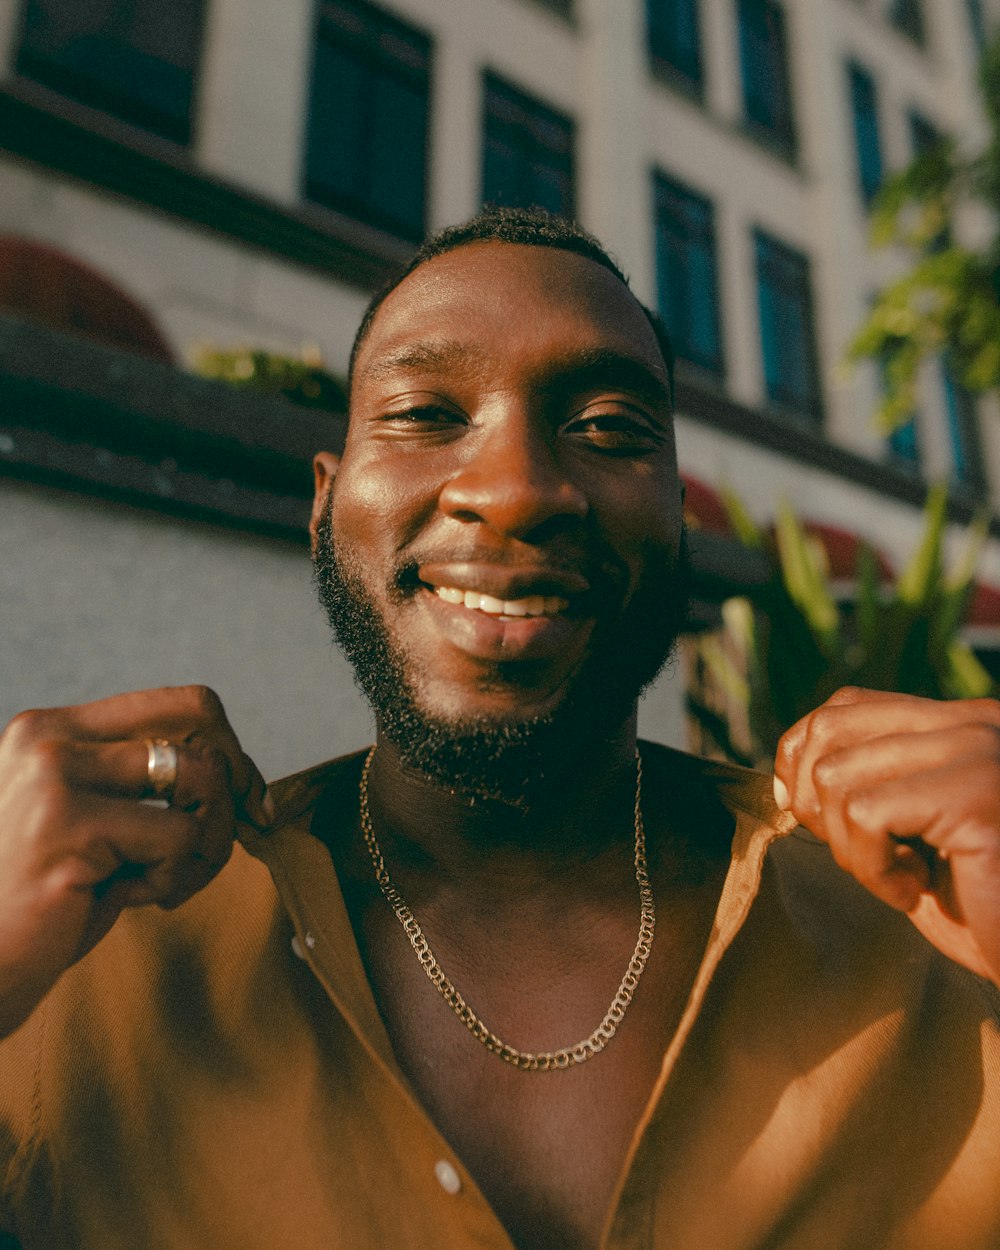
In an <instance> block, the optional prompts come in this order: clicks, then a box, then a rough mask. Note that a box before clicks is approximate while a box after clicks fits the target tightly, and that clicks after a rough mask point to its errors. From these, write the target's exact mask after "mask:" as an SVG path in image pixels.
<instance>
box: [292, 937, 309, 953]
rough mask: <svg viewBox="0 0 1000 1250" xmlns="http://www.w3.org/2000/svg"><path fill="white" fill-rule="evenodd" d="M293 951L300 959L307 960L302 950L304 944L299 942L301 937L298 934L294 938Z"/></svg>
mask: <svg viewBox="0 0 1000 1250" xmlns="http://www.w3.org/2000/svg"><path fill="white" fill-rule="evenodd" d="M292 950H293V951H294V952H295V953H296V955H298V957H299V959H305V957H306V953H305V951H304V950H303V949H302V943H301V942H300V941H299V935H298V934H297V933H296V934H295V935H294V937H293V938H292Z"/></svg>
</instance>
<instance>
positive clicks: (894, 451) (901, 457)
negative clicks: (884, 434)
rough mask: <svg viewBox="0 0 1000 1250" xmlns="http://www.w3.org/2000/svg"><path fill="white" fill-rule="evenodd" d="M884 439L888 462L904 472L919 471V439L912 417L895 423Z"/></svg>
mask: <svg viewBox="0 0 1000 1250" xmlns="http://www.w3.org/2000/svg"><path fill="white" fill-rule="evenodd" d="M885 441H886V449H887V451H888V453H889V462H890V464H892V465H894V466H895V467H896V468H897V469H902V470H903V471H904V472H906V473H919V472H920V441H919V439H918V437H917V423H916V421H915V420H914V419H913V417H911V418H910V419H909V421H906V422H904V423H903V424H902V425H897V426H896V428H895V429H894V430H893V431H892V433H891V434H890V435H889V437H888V438H887V439H886V440H885Z"/></svg>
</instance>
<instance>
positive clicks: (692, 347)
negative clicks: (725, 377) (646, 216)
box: [653, 174, 723, 374]
mask: <svg viewBox="0 0 1000 1250" xmlns="http://www.w3.org/2000/svg"><path fill="white" fill-rule="evenodd" d="M653 191H654V198H655V222H656V225H655V229H656V282H657V295H658V301H659V310H660V315H661V316H662V317H663V320H664V322H665V324H666V327H667V330H668V331H669V333H670V338H671V340H672V342H673V346H674V351H675V352H676V354H677V356H678V357H679V358H680V359H682V360H689V361H691V362H692V363H694V364H696V365H700V366H701V368H703V369H708V370H710V371H711V372H712V373H716V374H721V373H722V369H723V359H722V338H721V335H720V331H719V297H718V275H717V270H716V259H715V214H714V211H713V209H712V205H711V202H710V201H709V200H706V199H705V198H704V196H701V195H698V194H696V193H695V192H694V191H691V190H689V189H688V188H687V187H684V186H682V185H681V184H680V183H678V182H675V181H674V180H673V179H672V178H667V177H666V176H665V175H664V174H655V175H654V180H653Z"/></svg>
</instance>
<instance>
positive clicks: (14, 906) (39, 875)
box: [0, 686, 270, 1036]
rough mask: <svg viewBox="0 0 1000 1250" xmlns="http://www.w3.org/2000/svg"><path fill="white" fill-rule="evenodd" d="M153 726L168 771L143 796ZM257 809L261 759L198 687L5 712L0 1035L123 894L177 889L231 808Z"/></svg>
mask: <svg viewBox="0 0 1000 1250" xmlns="http://www.w3.org/2000/svg"><path fill="white" fill-rule="evenodd" d="M161 740H162V741H165V742H168V743H170V744H172V745H173V747H174V748H175V750H176V757H177V770H176V780H175V781H174V783H173V784H172V786H171V787H170V802H169V804H156V805H154V804H150V803H144V802H142V801H141V800H143V799H147V798H149V797H151V795H152V794H153V791H154V787H153V785H152V783H151V780H150V750H149V745H148V744H149V742H150V741H161ZM167 756H168V759H169V757H170V752H169V751H168V752H167ZM269 816H270V804H269V800H268V798H267V791H266V787H265V785H264V781H263V779H262V777H261V775H260V773H259V772H258V771H257V768H256V767H255V766H254V764H253V763H252V761H251V760H250V759H249V757H248V756H246V755H245V754H244V753H243V751H242V749H241V748H240V744H239V742H238V741H237V740H236V736H235V734H234V733H233V731H232V729H231V728H230V726H229V723H228V722H227V720H226V716H225V713H224V711H223V708H222V705H221V703H220V702H219V699H218V697H217V696H216V695H215V694H213V692H212V691H211V690H207V689H205V688H204V687H201V686H185V687H177V688H173V689H165V690H146V691H141V692H138V693H135V694H124V695H117V696H115V697H114V698H111V699H102V700H101V701H99V702H96V703H88V704H83V705H81V706H79V707H70V708H55V709H48V710H45V711H36V712H24V713H22V714H21V715H20V716H18V717H16V718H15V719H14V720H13V721H12V722H11V723H10V725H9V726H8V727H7V729H6V731H5V732H4V733H3V735H2V736H0V1036H5V1035H6V1034H8V1033H10V1032H12V1031H13V1030H14V1029H15V1028H17V1026H18V1025H19V1024H20V1023H21V1022H22V1021H23V1020H24V1019H25V1018H26V1017H27V1016H28V1014H29V1013H30V1012H31V1011H32V1009H33V1008H34V1007H35V1005H36V1004H37V1003H38V1002H39V1000H40V999H41V998H42V997H43V996H44V995H45V993H46V992H47V991H48V990H49V989H50V988H51V986H52V985H53V984H54V983H55V981H56V980H57V978H58V977H59V976H60V975H61V974H62V973H63V972H64V971H65V970H66V969H67V968H68V967H70V965H72V964H73V963H75V962H76V961H77V960H78V959H80V958H81V957H82V956H83V955H85V954H86V953H87V951H89V950H90V949H91V947H92V946H94V945H95V943H97V942H98V941H99V940H100V939H101V938H102V937H103V936H104V935H105V934H106V933H107V932H108V930H109V929H110V928H111V926H112V925H113V924H114V922H115V919H116V918H117V916H118V914H119V912H120V911H121V910H122V908H124V907H137V906H141V905H143V904H147V903H156V904H159V905H160V906H161V907H176V906H178V905H179V904H180V903H183V902H184V901H185V900H186V899H188V898H190V897H191V895H192V894H194V893H195V892H196V891H198V890H200V889H201V888H202V887H203V886H204V885H206V884H207V883H208V882H209V881H210V880H211V879H212V877H214V876H215V874H216V873H217V872H218V871H219V869H220V868H221V867H222V866H223V865H224V864H225V862H226V860H227V859H228V858H229V854H230V851H231V849H232V844H233V836H234V832H235V828H236V824H237V822H238V821H248V822H250V823H252V824H254V825H257V826H258V827H261V828H263V827H265V826H266V825H267V823H268V819H269Z"/></svg>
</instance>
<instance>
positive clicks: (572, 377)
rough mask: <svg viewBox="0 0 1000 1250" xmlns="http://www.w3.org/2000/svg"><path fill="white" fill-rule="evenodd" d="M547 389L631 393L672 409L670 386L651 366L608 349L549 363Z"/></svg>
mask: <svg viewBox="0 0 1000 1250" xmlns="http://www.w3.org/2000/svg"><path fill="white" fill-rule="evenodd" d="M550 377H551V381H550V382H549V385H550V386H555V387H564V386H567V385H568V386H571V387H572V388H573V389H574V390H587V389H590V388H591V387H599V388H605V387H606V388H608V389H609V390H626V391H632V392H633V393H634V394H636V395H638V396H639V397H640V398H642V399H644V400H646V401H647V402H649V403H653V404H662V405H665V406H666V407H667V408H671V407H672V401H671V392H670V383H669V381H668V380H667V376H666V373H665V371H664V372H663V373H662V374H661V373H660V372H659V371H658V370H657V369H655V368H654V367H653V366H652V365H649V364H647V363H646V362H645V361H643V360H640V359H639V358H638V357H636V356H630V355H627V354H626V353H624V352H620V351H616V350H614V349H613V348H608V347H591V348H584V349H582V350H581V351H579V352H573V353H571V354H570V355H568V356H564V357H560V358H556V359H554V360H553V361H552V367H551V370H550Z"/></svg>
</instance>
